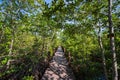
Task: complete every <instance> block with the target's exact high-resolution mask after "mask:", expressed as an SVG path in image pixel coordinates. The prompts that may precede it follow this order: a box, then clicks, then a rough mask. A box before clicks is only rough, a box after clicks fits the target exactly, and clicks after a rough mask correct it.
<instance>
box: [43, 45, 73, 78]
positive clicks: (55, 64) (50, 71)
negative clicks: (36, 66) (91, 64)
mask: <svg viewBox="0 0 120 80" xmlns="http://www.w3.org/2000/svg"><path fill="white" fill-rule="evenodd" d="M41 80H75V77H74V74H73V72H72V70H71V69H70V67H69V66H68V63H67V60H66V58H65V56H64V52H63V50H62V47H60V46H59V47H58V49H57V52H56V53H55V55H54V56H53V59H52V61H51V62H50V64H49V68H47V70H46V71H45V73H44V75H43V77H42V79H41Z"/></svg>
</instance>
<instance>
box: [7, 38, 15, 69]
mask: <svg viewBox="0 0 120 80" xmlns="http://www.w3.org/2000/svg"><path fill="white" fill-rule="evenodd" d="M13 43H14V39H12V40H11V44H10V49H9V54H8V55H9V56H11V55H12V50H13ZM10 62H11V59H9V60H8V62H7V69H8V68H9V66H10Z"/></svg>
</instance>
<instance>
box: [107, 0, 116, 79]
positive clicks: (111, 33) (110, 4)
mask: <svg viewBox="0 0 120 80" xmlns="http://www.w3.org/2000/svg"><path fill="white" fill-rule="evenodd" d="M108 12H109V13H108V21H109V37H110V47H111V53H112V58H113V80H118V71H117V59H116V53H115V40H114V27H113V23H112V0H108Z"/></svg>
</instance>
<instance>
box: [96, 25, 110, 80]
mask: <svg viewBox="0 0 120 80" xmlns="http://www.w3.org/2000/svg"><path fill="white" fill-rule="evenodd" d="M100 33H101V28H100V26H99V31H98V43H99V46H100V50H101V53H102V63H103V69H104V75H105V78H106V80H108V74H107V69H106V61H105V50H104V48H103V43H102V39H101V34H100Z"/></svg>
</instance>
